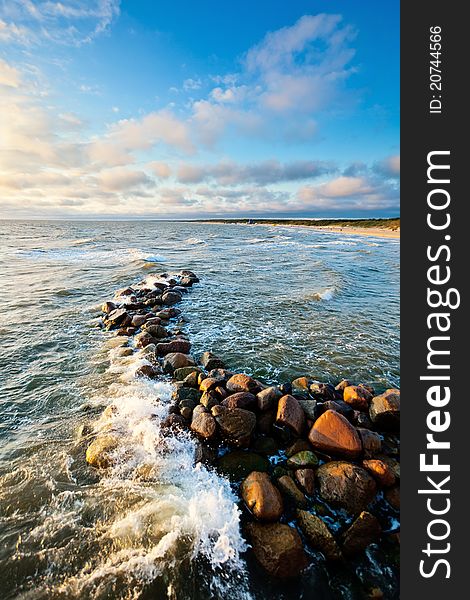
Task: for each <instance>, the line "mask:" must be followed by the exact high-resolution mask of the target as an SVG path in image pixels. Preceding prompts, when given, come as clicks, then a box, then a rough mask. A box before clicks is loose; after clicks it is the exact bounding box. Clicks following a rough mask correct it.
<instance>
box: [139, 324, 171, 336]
mask: <svg viewBox="0 0 470 600" xmlns="http://www.w3.org/2000/svg"><path fill="white" fill-rule="evenodd" d="M142 331H145V332H146V333H148V334H150V335H151V336H152V337H153V338H156V339H161V338H165V337H167V335H168V331H167V330H166V329H165V327H163V326H162V325H149V323H148V322H147V323H145V325H144V326H143V327H142Z"/></svg>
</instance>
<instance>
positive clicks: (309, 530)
mask: <svg viewBox="0 0 470 600" xmlns="http://www.w3.org/2000/svg"><path fill="white" fill-rule="evenodd" d="M297 523H298V524H299V527H300V529H301V530H302V532H303V534H304V535H305V537H306V538H307V542H308V544H309V546H311V547H312V548H313V549H314V550H320V552H322V553H323V554H324V555H325V557H326V558H327V559H328V560H339V559H340V558H341V550H340V548H339V546H338V544H337V543H336V540H335V538H334V537H333V534H332V533H331V531H330V530H329V529H328V527H327V526H326V524H325V522H324V521H323V520H322V519H320V517H317V516H316V515H312V514H311V513H309V512H307V511H305V510H298V511H297Z"/></svg>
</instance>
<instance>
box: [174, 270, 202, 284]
mask: <svg viewBox="0 0 470 600" xmlns="http://www.w3.org/2000/svg"><path fill="white" fill-rule="evenodd" d="M179 275H180V276H181V277H189V278H190V279H192V280H193V281H194V282H195V283H197V282H198V281H199V277H198V276H197V275H196V273H194V271H190V270H189V269H184V270H183V271H180V273H179Z"/></svg>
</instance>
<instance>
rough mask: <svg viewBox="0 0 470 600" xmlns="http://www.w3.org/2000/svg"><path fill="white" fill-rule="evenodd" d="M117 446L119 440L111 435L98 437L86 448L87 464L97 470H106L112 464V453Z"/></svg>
mask: <svg viewBox="0 0 470 600" xmlns="http://www.w3.org/2000/svg"><path fill="white" fill-rule="evenodd" d="M118 444H119V440H118V438H117V436H115V435H113V434H104V435H99V436H98V437H97V438H95V439H94V440H93V441H92V442H91V444H90V445H89V446H88V448H87V451H86V461H87V463H88V464H89V465H91V466H92V467H97V468H98V469H107V468H108V467H110V466H111V465H112V464H113V452H114V451H115V450H116V448H117V447H118Z"/></svg>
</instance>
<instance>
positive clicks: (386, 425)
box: [369, 389, 400, 431]
mask: <svg viewBox="0 0 470 600" xmlns="http://www.w3.org/2000/svg"><path fill="white" fill-rule="evenodd" d="M369 415H370V418H371V420H372V423H373V424H374V425H375V426H376V427H377V428H378V429H385V430H387V431H389V430H391V431H397V430H398V429H399V427H400V390H397V389H389V390H386V391H385V392H384V393H383V394H380V396H375V398H372V402H371V405H370V409H369Z"/></svg>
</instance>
